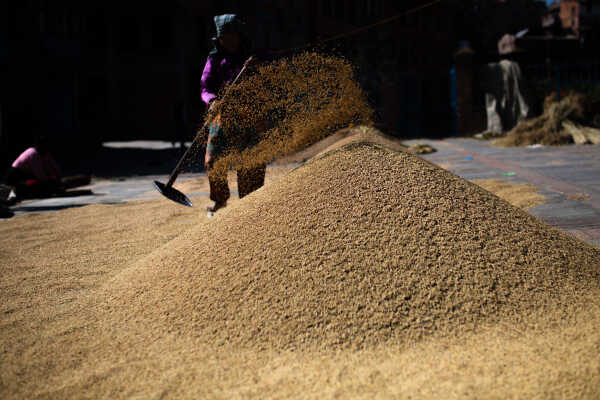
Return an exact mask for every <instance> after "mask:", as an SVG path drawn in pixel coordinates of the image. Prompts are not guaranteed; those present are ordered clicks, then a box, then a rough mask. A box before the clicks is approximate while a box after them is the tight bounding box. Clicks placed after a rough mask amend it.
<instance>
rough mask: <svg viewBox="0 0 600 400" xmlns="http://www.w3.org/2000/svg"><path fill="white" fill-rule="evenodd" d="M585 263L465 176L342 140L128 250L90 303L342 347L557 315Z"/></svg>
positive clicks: (143, 327) (181, 324) (223, 335)
mask: <svg viewBox="0 0 600 400" xmlns="http://www.w3.org/2000/svg"><path fill="white" fill-rule="evenodd" d="M599 263H600V253H599V251H598V250H597V249H594V248H592V247H591V246H588V245H586V244H584V243H581V242H579V241H577V240H575V239H572V238H571V237H569V236H567V235H565V234H562V233H560V232H558V231H556V230H554V229H551V228H549V227H548V226H546V225H544V224H542V223H540V222H539V221H537V220H536V219H535V218H533V217H531V216H529V215H528V214H526V213H524V212H522V211H520V210H518V209H516V208H514V207H512V206H511V205H509V204H508V203H506V202H504V201H502V200H500V199H498V198H497V197H495V196H494V195H492V194H490V193H489V192H487V191H484V190H482V189H481V188H479V187H478V186H476V185H473V184H470V183H468V182H466V181H464V180H461V179H460V178H457V177H456V176H454V175H452V174H450V173H448V172H446V171H444V170H441V169H439V168H437V167H435V166H433V165H431V164H429V163H427V162H425V161H423V160H422V159H420V158H418V157H415V156H412V155H408V154H405V153H396V152H393V151H390V150H387V149H385V148H382V147H378V146H376V145H373V144H365V143H353V144H350V145H348V146H346V147H343V148H342V149H340V150H337V151H333V152H330V153H327V154H326V155H325V156H323V157H321V158H317V159H315V160H313V161H311V162H309V163H308V164H306V165H304V166H303V167H300V168H298V169H296V170H295V171H293V172H291V173H290V174H288V175H286V176H285V177H282V178H280V179H279V180H278V181H276V182H274V183H273V184H272V185H270V186H267V187H265V188H264V189H262V190H260V191H258V192H256V193H255V194H253V195H252V196H251V197H249V198H248V200H245V201H241V202H239V203H238V206H236V207H231V208H229V209H227V210H226V211H224V212H223V213H222V214H221V215H220V216H218V218H215V220H214V221H211V222H210V223H201V224H199V225H198V226H195V227H193V228H191V229H190V230H189V231H187V232H186V233H185V234H184V235H182V236H180V237H178V238H177V239H176V240H174V241H172V242H171V243H170V244H169V246H167V247H165V248H163V249H161V250H160V251H157V252H155V253H153V254H152V255H151V256H149V257H148V258H146V259H144V260H142V261H140V262H139V263H137V264H136V265H135V266H133V267H131V268H130V269H129V270H127V271H125V272H124V273H122V274H121V275H119V276H118V277H116V278H115V280H114V281H113V282H111V284H110V285H109V286H108V287H107V293H106V296H107V298H106V300H105V301H106V303H105V305H104V306H103V307H105V309H106V310H108V311H107V313H108V314H107V315H108V317H107V318H108V320H109V321H115V324H117V321H118V326H121V325H122V323H123V322H122V321H129V323H131V327H130V328H128V329H133V331H136V332H153V335H157V336H160V335H161V334H164V333H166V332H170V331H173V330H175V331H177V332H180V333H181V334H182V335H185V336H191V337H195V338H198V339H199V340H201V341H202V342H206V343H210V344H213V345H225V344H236V345H242V346H243V347H250V348H256V347H258V348H263V347H266V348H276V349H292V348H307V347H309V348H310V347H314V346H316V347H319V348H325V347H332V346H333V347H341V348H344V347H352V348H355V347H361V346H366V345H376V344H381V343H385V342H388V341H392V342H415V341H418V340H421V339H422V338H424V337H427V336H430V335H442V336H444V335H453V334H456V333H464V332H466V331H472V330H474V329H476V327H477V326H480V325H484V324H488V323H495V322H499V321H504V322H511V323H514V322H518V321H527V320H528V318H531V316H533V315H536V314H538V313H545V314H548V313H550V314H553V315H555V316H556V318H557V319H558V320H560V319H561V318H563V317H564V313H565V309H564V308H563V307H562V306H561V305H563V304H573V303H574V302H576V301H577V299H578V297H579V296H580V293H585V292H586V291H587V290H588V289H589V288H597V287H598V285H599V284H600V280H599V277H600V271H599V270H598V265H599ZM108 324H110V322H107V325H108ZM125 332H126V334H127V335H129V334H131V333H130V331H129V330H128V331H125Z"/></svg>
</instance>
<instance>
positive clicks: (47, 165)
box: [12, 147, 60, 181]
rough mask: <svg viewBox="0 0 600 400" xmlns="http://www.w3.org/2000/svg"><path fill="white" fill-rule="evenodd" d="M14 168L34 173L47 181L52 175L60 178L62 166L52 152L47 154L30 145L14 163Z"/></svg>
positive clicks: (38, 177)
mask: <svg viewBox="0 0 600 400" xmlns="http://www.w3.org/2000/svg"><path fill="white" fill-rule="evenodd" d="M12 167H13V168H18V169H20V170H21V171H23V172H25V173H28V174H31V175H33V176H34V177H35V178H36V179H38V180H40V181H47V180H48V179H49V178H50V177H53V178H54V179H58V178H60V168H58V165H57V164H56V161H54V158H53V157H52V155H51V154H50V153H47V154H45V155H43V154H41V153H40V152H38V151H37V150H36V148H35V147H30V148H28V149H27V150H25V151H24V152H23V153H22V154H21V155H20V156H19V157H18V158H17V159H16V160H15V162H14V163H13V164H12Z"/></svg>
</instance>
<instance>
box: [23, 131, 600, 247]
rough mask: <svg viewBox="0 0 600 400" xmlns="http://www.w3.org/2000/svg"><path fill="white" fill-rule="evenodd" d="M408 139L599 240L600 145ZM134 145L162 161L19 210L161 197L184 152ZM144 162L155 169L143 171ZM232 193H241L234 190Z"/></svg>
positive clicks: (440, 161)
mask: <svg viewBox="0 0 600 400" xmlns="http://www.w3.org/2000/svg"><path fill="white" fill-rule="evenodd" d="M405 143H406V144H407V145H411V144H414V143H427V144H429V145H431V146H433V147H434V148H436V149H437V150H438V151H437V152H436V153H433V154H429V155H424V156H423V158H425V159H426V160H429V161H431V162H433V163H435V164H437V165H439V166H441V167H442V168H445V169H447V170H449V171H451V172H453V173H455V174H457V175H458V176H461V177H463V178H465V179H468V180H473V179H492V178H496V179H503V180H506V181H508V182H513V183H529V184H532V185H534V186H536V187H538V188H539V189H540V192H541V193H542V194H543V195H545V196H546V197H547V202H546V203H545V204H542V205H539V206H537V207H534V208H532V209H530V210H528V211H529V212H530V213H531V214H533V215H535V216H536V217H538V218H540V219H541V220H543V221H545V222H546V223H548V224H550V225H552V226H555V227H557V228H559V229H561V230H563V231H566V232H568V233H570V234H572V235H573V236H576V237H578V238H579V239H581V240H583V241H585V242H588V243H591V244H593V245H596V246H600V146H597V145H596V146H593V145H590V146H560V147H541V148H511V149H502V148H495V147H491V146H489V145H488V143H487V142H484V141H478V140H473V139H464V138H452V139H444V140H429V139H421V140H409V141H406V142H405ZM130 145H131V146H137V147H138V150H139V149H144V150H146V152H145V153H142V154H141V155H140V157H143V159H144V160H146V159H148V158H152V157H156V159H157V160H163V162H162V163H158V161H156V160H155V161H152V162H151V163H150V164H149V166H146V167H144V166H142V167H143V168H140V170H138V171H135V173H134V174H133V175H130V176H126V177H123V176H103V177H100V178H95V179H94V180H93V182H92V185H91V186H88V187H85V188H82V189H89V190H91V192H92V193H91V194H88V195H84V196H78V197H67V198H51V199H41V200H27V201H24V202H22V203H19V204H18V205H17V206H15V207H13V208H12V210H13V211H14V212H15V215H22V214H25V213H30V212H44V211H55V210H60V209H64V208H69V207H78V206H83V205H86V204H95V203H119V202H124V201H131V200H140V199H151V198H158V197H160V194H159V193H158V192H157V191H156V190H155V189H154V187H153V185H152V182H153V181H154V180H159V181H161V182H166V181H167V180H168V173H169V172H170V170H171V169H172V168H173V166H174V165H175V163H176V161H177V159H178V157H179V156H180V154H179V153H176V154H175V153H173V154H171V153H164V152H167V151H169V149H168V147H169V146H170V144H169V145H167V144H164V143H157V142H136V143H134V144H130ZM115 146H116V147H115V148H118V151H124V149H123V146H125V145H124V144H116V145H115ZM150 150H154V151H150ZM159 150H161V151H163V153H160V152H159ZM131 154H134V153H126V154H124V153H117V154H111V157H113V158H112V159H113V160H114V159H116V160H119V159H120V158H119V157H121V156H125V155H126V156H127V157H129V158H130V157H131ZM152 154H156V156H152ZM165 155H168V157H165ZM109 159H110V158H109ZM138 164H139V163H138ZM136 165H137V164H136ZM144 168H146V169H148V170H150V171H151V172H152V174H151V175H144V174H143V170H144ZM201 176H205V174H204V173H201V172H198V171H195V172H193V173H185V174H182V175H181V176H180V177H179V178H178V180H177V182H178V183H182V182H184V181H186V180H188V179H194V178H198V177H201ZM186 194H187V195H188V196H189V197H190V198H191V199H192V201H193V199H194V198H198V197H208V193H207V192H197V193H186ZM232 194H233V195H236V194H237V193H236V192H235V191H234V190H232Z"/></svg>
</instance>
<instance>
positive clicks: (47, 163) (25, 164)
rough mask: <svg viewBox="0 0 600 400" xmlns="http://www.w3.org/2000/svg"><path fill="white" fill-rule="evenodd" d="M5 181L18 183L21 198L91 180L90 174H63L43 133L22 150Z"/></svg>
mask: <svg viewBox="0 0 600 400" xmlns="http://www.w3.org/2000/svg"><path fill="white" fill-rule="evenodd" d="M5 182H6V184H7V185H9V186H12V187H14V191H15V195H16V199H17V200H20V199H24V198H40V197H50V196H52V195H55V194H59V193H63V192H64V191H65V189H68V188H72V187H76V186H82V185H86V184H89V182H90V177H89V176H77V177H70V178H62V172H61V170H60V167H59V166H58V164H57V163H56V161H55V160H54V157H52V154H51V153H50V142H49V139H48V138H47V137H45V136H39V137H38V138H36V142H35V145H34V146H33V147H30V148H28V149H27V150H25V151H24V152H23V153H21V155H20V156H19V157H17V159H16V160H15V161H14V162H13V163H12V166H11V167H10V168H9V170H8V172H7V173H6V178H5ZM13 202H14V200H13Z"/></svg>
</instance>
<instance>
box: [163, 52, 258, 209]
mask: <svg viewBox="0 0 600 400" xmlns="http://www.w3.org/2000/svg"><path fill="white" fill-rule="evenodd" d="M252 60H253V57H252V56H250V58H248V59H247V60H246V62H244V65H243V66H242V69H241V70H240V72H239V73H238V74H237V76H236V77H235V79H234V80H233V82H231V84H232V85H235V83H236V82H237V81H238V79H239V77H240V76H241V75H242V74H243V73H244V71H245V70H246V67H247V66H248V64H249V63H250V62H251V61H252ZM226 98H227V94H225V95H224V96H223V98H222V99H221V100H219V101H220V102H222V101H224V100H225V99H226ZM211 117H212V115H209V116H208V117H207V118H206V121H204V125H202V128H201V129H200V130H199V131H198V134H197V135H196V137H195V138H194V141H193V142H192V145H191V146H190V148H189V149H187V151H186V152H185V154H184V155H183V157H181V159H180V160H179V162H178V163H177V165H176V166H175V169H174V170H173V172H171V176H170V177H169V181H168V182H167V184H164V183H162V182H159V181H154V187H155V188H156V190H158V191H159V192H160V194H162V195H163V196H165V197H166V198H167V199H169V200H172V201H174V202H175V203H179V204H181V205H184V206H188V207H192V206H193V203H192V202H191V201H190V199H188V197H187V196H186V195H185V194H183V193H181V192H180V191H179V190H177V189H175V188H174V187H173V184H174V183H175V180H176V179H177V177H178V176H179V174H180V173H181V171H182V170H183V167H184V166H185V163H186V162H188V161H189V159H190V158H191V156H192V155H193V154H194V152H195V150H196V148H197V147H198V146H199V145H200V140H201V138H202V132H204V129H206V127H207V126H208V124H209V122H210V121H212V118H211Z"/></svg>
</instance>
